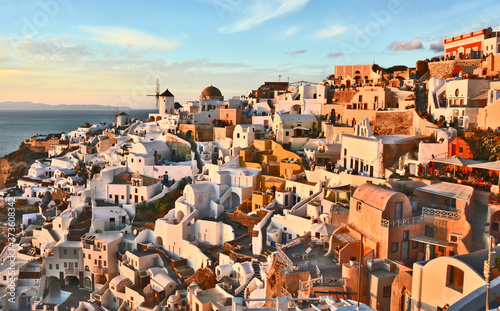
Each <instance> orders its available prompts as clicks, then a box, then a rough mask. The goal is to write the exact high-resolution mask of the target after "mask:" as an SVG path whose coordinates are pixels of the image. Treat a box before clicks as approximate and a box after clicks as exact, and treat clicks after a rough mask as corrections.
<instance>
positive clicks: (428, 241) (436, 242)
mask: <svg viewBox="0 0 500 311" xmlns="http://www.w3.org/2000/svg"><path fill="white" fill-rule="evenodd" d="M410 240H412V241H415V242H420V243H425V244H431V245H437V246H443V247H446V246H448V244H449V243H448V241H446V240H441V239H436V238H431V237H428V236H425V235H424V236H418V237H415V238H411V239H410Z"/></svg>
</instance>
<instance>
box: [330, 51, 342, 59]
mask: <svg viewBox="0 0 500 311" xmlns="http://www.w3.org/2000/svg"><path fill="white" fill-rule="evenodd" d="M342 55H344V52H330V53H328V54H327V55H326V57H331V58H336V57H340V56H342Z"/></svg>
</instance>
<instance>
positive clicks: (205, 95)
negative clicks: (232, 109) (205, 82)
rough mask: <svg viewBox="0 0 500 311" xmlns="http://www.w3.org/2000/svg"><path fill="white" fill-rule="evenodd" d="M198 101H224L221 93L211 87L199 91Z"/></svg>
mask: <svg viewBox="0 0 500 311" xmlns="http://www.w3.org/2000/svg"><path fill="white" fill-rule="evenodd" d="M200 99H218V100H224V96H222V93H221V91H220V90H219V89H218V88H216V87H215V86H213V85H210V86H207V87H206V88H204V89H203V91H201V94H200Z"/></svg>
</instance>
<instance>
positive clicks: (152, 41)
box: [80, 26, 178, 50]
mask: <svg viewBox="0 0 500 311" xmlns="http://www.w3.org/2000/svg"><path fill="white" fill-rule="evenodd" d="M80 28H81V29H82V30H83V31H85V32H87V33H88V34H89V35H90V40H92V41H95V42H99V43H103V44H107V45H113V46H118V47H137V48H148V49H160V50H172V49H174V48H176V47H177V46H178V42H177V40H174V39H166V38H164V37H160V36H157V35H153V34H149V33H146V32H143V31H140V30H136V29H130V28H123V27H96V26H81V27H80Z"/></svg>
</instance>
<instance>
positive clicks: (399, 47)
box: [387, 38, 424, 51]
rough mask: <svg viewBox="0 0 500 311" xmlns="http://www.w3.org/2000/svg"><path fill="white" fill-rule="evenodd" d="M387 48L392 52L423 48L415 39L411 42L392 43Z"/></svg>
mask: <svg viewBox="0 0 500 311" xmlns="http://www.w3.org/2000/svg"><path fill="white" fill-rule="evenodd" d="M387 48H388V49H389V50H393V51H411V50H420V49H423V48H424V46H423V45H422V42H420V41H419V40H418V39H417V38H415V39H413V40H411V41H404V40H401V41H393V42H392V43H391V44H389V45H388V46H387Z"/></svg>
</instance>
